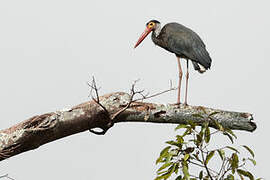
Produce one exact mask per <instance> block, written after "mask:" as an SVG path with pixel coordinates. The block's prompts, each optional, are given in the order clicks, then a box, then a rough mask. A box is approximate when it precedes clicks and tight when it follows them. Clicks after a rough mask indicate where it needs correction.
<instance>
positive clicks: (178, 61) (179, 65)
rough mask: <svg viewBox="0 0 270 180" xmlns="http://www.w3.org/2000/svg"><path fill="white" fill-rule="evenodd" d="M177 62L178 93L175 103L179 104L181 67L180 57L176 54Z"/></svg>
mask: <svg viewBox="0 0 270 180" xmlns="http://www.w3.org/2000/svg"><path fill="white" fill-rule="evenodd" d="M177 63H178V70H179V80H178V94H177V103H176V104H180V91H181V82H182V76H183V71H182V68H181V63H180V57H178V56H177Z"/></svg>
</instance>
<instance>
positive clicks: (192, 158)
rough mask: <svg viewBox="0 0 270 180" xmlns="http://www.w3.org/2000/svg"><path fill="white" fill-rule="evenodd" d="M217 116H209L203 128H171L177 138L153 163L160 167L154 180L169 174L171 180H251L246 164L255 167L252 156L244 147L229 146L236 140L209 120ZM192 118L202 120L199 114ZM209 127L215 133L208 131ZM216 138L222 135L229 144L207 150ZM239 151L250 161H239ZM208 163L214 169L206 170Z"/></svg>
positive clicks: (231, 134)
mask: <svg viewBox="0 0 270 180" xmlns="http://www.w3.org/2000/svg"><path fill="white" fill-rule="evenodd" d="M217 113H218V112H213V113H211V114H209V115H208V117H207V119H206V120H205V122H204V123H203V124H200V125H199V124H195V123H194V122H188V123H187V124H179V125H178V126H177V127H176V128H175V130H176V131H177V132H179V133H178V135H176V138H175V139H174V140H170V141H167V142H166V144H168V145H169V146H166V147H165V148H164V149H163V150H162V151H161V153H160V156H159V157H158V159H157V160H156V164H160V165H161V166H160V168H159V169H158V170H157V177H156V178H155V180H166V179H168V178H170V177H172V175H173V174H175V177H176V179H175V180H197V179H200V180H234V179H241V180H243V179H249V180H254V176H253V174H252V173H251V172H249V171H248V170H246V163H247V162H251V163H252V164H253V165H254V166H255V165H256V161H255V160H254V156H255V154H254V152H253V151H252V150H251V149H250V148H249V147H248V146H246V145H242V146H240V147H235V146H233V143H234V140H235V139H236V138H237V137H236V135H235V134H234V132H233V131H232V130H230V129H226V128H224V127H223V126H222V125H221V124H220V123H219V122H218V121H216V120H215V119H214V118H213V115H215V114H217ZM194 116H196V117H201V118H204V116H202V115H200V114H195V115H194ZM210 125H211V126H212V127H215V129H211V128H210ZM217 134H222V135H224V136H225V137H226V138H228V139H229V140H230V142H231V144H229V145H225V146H223V147H219V148H215V149H210V148H209V146H210V143H214V140H213V138H214V137H215V136H214V135H217ZM241 148H242V149H243V150H246V151H247V152H248V153H249V154H250V157H247V158H242V159H241V158H240V152H241ZM211 162H212V164H213V162H215V163H214V165H215V166H213V165H212V166H210V165H211ZM217 164H218V165H217ZM259 179H261V178H259ZM257 180H258V179H257Z"/></svg>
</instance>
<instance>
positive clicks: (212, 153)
mask: <svg viewBox="0 0 270 180" xmlns="http://www.w3.org/2000/svg"><path fill="white" fill-rule="evenodd" d="M214 154H215V151H211V152H210V153H209V154H208V155H207V156H206V160H205V164H206V165H207V164H208V162H209V160H210V159H211V158H212V157H213V156H214Z"/></svg>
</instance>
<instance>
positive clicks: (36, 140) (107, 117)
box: [0, 81, 256, 160]
mask: <svg viewBox="0 0 270 180" xmlns="http://www.w3.org/2000/svg"><path fill="white" fill-rule="evenodd" d="M93 82H94V81H93ZM94 84H95V83H94ZM94 84H92V85H91V87H93V91H92V92H93V93H95V98H93V100H92V101H88V102H85V103H82V104H80V105H77V106H74V107H72V108H70V109H65V110H61V111H56V112H50V113H46V114H42V115H37V116H34V117H31V118H29V119H27V120H25V121H23V122H21V123H18V124H16V125H14V126H12V127H10V128H8V129H5V130H1V131H0V160H4V159H7V158H9V157H12V156H14V155H17V154H20V153H22V152H25V151H28V150H32V149H36V148H38V147H39V146H41V145H43V144H46V143H48V142H52V141H54V140H57V139H60V138H63V137H66V136H69V135H72V134H75V133H79V132H83V131H86V130H89V129H90V132H93V133H95V134H98V135H101V134H105V133H106V132H107V130H108V129H109V128H111V127H112V125H113V124H114V123H119V122H144V123H163V124H166V123H170V124H185V123H187V122H189V121H193V122H195V123H198V124H202V123H204V122H205V121H208V119H207V117H208V115H207V114H211V113H213V112H219V113H217V114H214V115H213V116H211V117H212V118H213V119H215V120H216V121H218V122H219V123H220V124H221V125H222V126H223V127H224V128H229V129H237V130H244V131H250V132H252V131H254V130H255V129H256V124H255V123H254V122H253V121H252V120H253V117H252V114H250V113H241V112H231V111H224V110H217V109H212V108H207V107H202V106H185V105H182V104H180V105H170V104H168V105H163V104H154V103H145V102H137V101H135V100H133V99H134V96H135V94H137V95H141V94H142V93H143V91H136V90H135V84H136V83H134V84H133V85H132V87H131V94H127V93H124V92H117V93H111V94H107V95H104V96H100V97H99V95H98V92H97V91H98V88H97V86H96V85H94ZM147 97H153V95H152V96H142V98H141V99H142V100H143V99H146V98H147ZM205 112H206V113H207V114H205ZM194 114H200V116H194ZM210 126H212V127H216V126H215V125H214V124H211V123H210ZM94 128H100V129H102V130H103V131H102V132H96V131H94V130H93V129H94Z"/></svg>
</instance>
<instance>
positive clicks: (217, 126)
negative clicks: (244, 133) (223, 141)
mask: <svg viewBox="0 0 270 180" xmlns="http://www.w3.org/2000/svg"><path fill="white" fill-rule="evenodd" d="M213 122H214V125H215V126H216V128H217V129H218V130H220V131H224V128H223V126H222V125H221V124H220V123H219V122H218V121H217V120H213Z"/></svg>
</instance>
